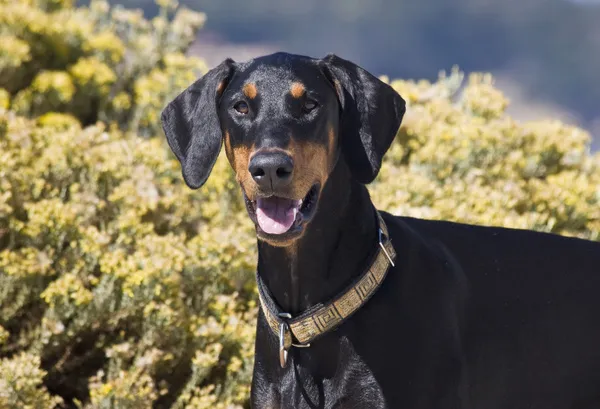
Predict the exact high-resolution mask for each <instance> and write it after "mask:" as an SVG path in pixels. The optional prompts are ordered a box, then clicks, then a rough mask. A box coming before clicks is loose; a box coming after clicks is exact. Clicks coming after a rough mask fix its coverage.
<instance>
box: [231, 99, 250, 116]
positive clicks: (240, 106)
mask: <svg viewBox="0 0 600 409" xmlns="http://www.w3.org/2000/svg"><path fill="white" fill-rule="evenodd" d="M233 108H234V109H235V110H236V111H238V112H239V113H240V114H244V115H246V114H247V113H248V104H246V103H245V102H244V101H239V102H236V104H235V105H234V106H233Z"/></svg>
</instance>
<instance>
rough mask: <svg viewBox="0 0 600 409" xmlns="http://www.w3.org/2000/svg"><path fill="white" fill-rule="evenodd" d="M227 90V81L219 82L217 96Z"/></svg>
mask: <svg viewBox="0 0 600 409" xmlns="http://www.w3.org/2000/svg"><path fill="white" fill-rule="evenodd" d="M224 89H225V81H221V82H219V86H218V87H217V94H220V93H221V92H223V90H224Z"/></svg>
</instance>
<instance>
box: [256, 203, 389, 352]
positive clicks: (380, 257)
mask: <svg viewBox="0 0 600 409" xmlns="http://www.w3.org/2000/svg"><path fill="white" fill-rule="evenodd" d="M377 216H378V219H379V228H380V229H381V230H382V233H383V235H384V236H385V237H386V238H387V240H386V241H385V243H382V245H383V247H384V248H385V251H384V249H383V248H381V247H378V250H377V253H376V256H375V259H374V261H373V263H372V264H371V266H370V267H369V269H368V270H367V271H366V272H365V273H364V274H363V275H362V276H361V277H360V278H359V279H358V280H357V282H356V283H355V284H354V285H352V286H351V287H350V288H349V289H348V290H347V291H346V292H344V293H343V294H341V295H340V296H338V297H336V298H335V299H334V300H333V301H332V302H330V303H327V304H325V305H323V306H322V307H320V308H317V309H316V310H315V311H313V312H311V313H308V314H303V315H301V316H299V317H297V318H293V319H290V320H288V321H287V322H286V323H287V325H288V328H289V330H288V331H285V336H284V337H285V338H284V341H285V346H286V348H289V347H290V346H291V345H292V336H291V334H290V332H291V333H292V334H293V335H294V337H295V338H296V340H297V341H298V342H299V343H300V344H303V345H305V344H308V343H310V342H311V341H312V340H314V339H315V338H317V337H318V336H320V335H322V334H324V333H326V332H327V331H330V330H332V329H333V328H335V327H337V326H338V325H339V324H341V323H342V321H344V320H345V319H346V318H348V317H349V316H350V315H352V314H353V313H354V312H356V311H357V310H358V309H359V308H360V307H362V306H363V305H364V304H365V303H366V302H367V300H368V299H369V298H371V296H372V295H373V294H374V293H375V291H377V289H378V288H379V286H380V285H381V283H382V282H383V280H384V278H385V276H386V274H387V271H388V269H389V267H390V262H391V261H392V260H395V258H396V252H395V250H394V247H393V246H392V243H391V241H390V240H389V236H388V231H387V226H386V225H385V223H384V221H383V219H382V218H381V215H380V214H379V212H377ZM386 251H387V254H386ZM388 256H389V257H388ZM259 295H260V297H259V298H260V303H261V308H262V310H263V312H264V314H265V317H266V319H267V322H268V324H269V326H270V327H271V330H272V331H273V333H274V334H275V335H276V336H279V331H280V325H281V323H282V322H283V321H282V320H281V319H280V318H278V317H277V316H276V314H274V313H273V312H272V311H271V310H270V309H269V308H268V307H267V305H266V303H265V301H264V300H263V295H262V293H261V292H260V291H259Z"/></svg>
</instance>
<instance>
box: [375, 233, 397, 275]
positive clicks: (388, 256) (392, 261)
mask: <svg viewBox="0 0 600 409" xmlns="http://www.w3.org/2000/svg"><path fill="white" fill-rule="evenodd" d="M382 237H383V230H381V228H380V229H379V247H381V250H383V252H384V253H385V256H386V257H387V259H388V260H389V261H390V264H391V265H392V267H396V265H395V264H394V260H392V258H391V257H390V255H389V253H388V252H387V250H386V249H385V246H384V245H383V240H382V239H381V238H382Z"/></svg>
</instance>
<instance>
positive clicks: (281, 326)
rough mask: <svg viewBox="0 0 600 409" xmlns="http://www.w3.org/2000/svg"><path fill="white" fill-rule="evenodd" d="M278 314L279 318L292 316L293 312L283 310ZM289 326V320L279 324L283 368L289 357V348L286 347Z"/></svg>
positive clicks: (280, 362) (280, 363) (280, 361)
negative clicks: (286, 330) (286, 332)
mask: <svg viewBox="0 0 600 409" xmlns="http://www.w3.org/2000/svg"><path fill="white" fill-rule="evenodd" d="M277 315H278V316H279V318H286V319H290V318H292V316H291V314H288V313H287V312H281V313H279V314H277ZM287 326H288V325H287V322H282V323H280V324H279V365H281V367H282V368H285V365H286V364H287V358H288V349H287V348H286V347H285V329H286V327H287Z"/></svg>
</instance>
